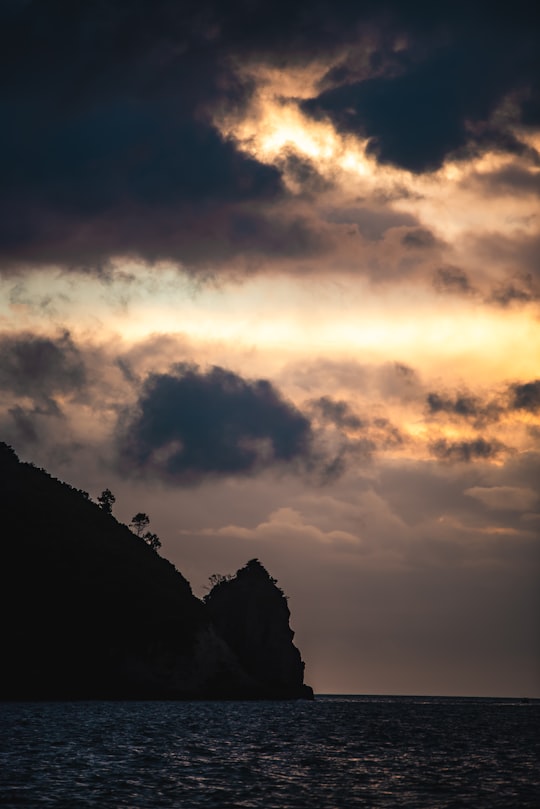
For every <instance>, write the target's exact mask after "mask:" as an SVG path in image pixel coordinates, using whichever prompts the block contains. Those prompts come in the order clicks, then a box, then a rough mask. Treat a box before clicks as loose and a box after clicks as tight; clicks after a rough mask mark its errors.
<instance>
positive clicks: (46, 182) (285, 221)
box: [0, 0, 538, 274]
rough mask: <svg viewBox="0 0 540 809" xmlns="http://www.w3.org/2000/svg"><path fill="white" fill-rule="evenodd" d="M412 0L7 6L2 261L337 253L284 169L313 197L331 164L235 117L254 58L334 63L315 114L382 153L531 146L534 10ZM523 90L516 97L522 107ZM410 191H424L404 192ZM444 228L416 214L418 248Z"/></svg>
mask: <svg viewBox="0 0 540 809" xmlns="http://www.w3.org/2000/svg"><path fill="white" fill-rule="evenodd" d="M406 6H407V7H406V8H404V6H403V4H401V3H398V2H397V1H396V0H386V1H385V2H382V3H380V2H378V3H375V2H371V0H370V2H368V3H363V4H362V5H361V6H358V4H356V5H355V4H351V3H350V2H348V0H337V1H336V2H335V3H332V4H330V3H327V2H326V1H325V2H323V3H320V4H318V5H317V6H316V7H314V6H313V4H312V3H308V2H307V0H299V2H297V3H294V4H290V3H285V2H281V0H279V2H275V3H272V4H266V5H264V4H260V3H259V4H257V7H256V11H255V9H254V8H252V7H251V6H250V5H249V4H246V3H245V2H244V0H232V2H229V3H226V4H222V3H217V2H216V0H202V2H200V3H197V4H193V3H189V2H188V3H183V4H180V5H179V4H175V3H172V2H171V0H153V2H150V0H142V1H141V2H139V3H137V4H136V5H135V6H133V5H130V4H129V3H126V2H124V0H112V2H108V3H107V4H105V6H103V5H100V4H93V3H88V4H82V5H81V4H78V5H76V6H74V5H73V4H71V3H68V2H67V0H58V2H53V0H43V2H41V3H40V4H39V5H36V4H28V3H9V4H7V5H6V4H4V6H3V7H2V10H1V11H0V15H1V19H0V31H1V34H0V45H1V47H2V54H3V59H4V80H3V89H4V93H3V101H2V114H3V120H5V121H8V122H9V125H6V126H5V127H3V128H2V131H1V132H0V173H1V175H2V188H1V191H0V271H2V272H4V273H13V272H16V271H17V270H19V268H21V267H37V266H50V265H61V266H62V267H63V268H64V269H66V268H67V269H70V270H71V269H73V268H77V269H79V270H81V269H82V270H89V271H93V272H100V273H104V272H105V271H106V270H107V268H108V267H109V266H110V263H111V262H114V261H115V260H119V259H133V258H136V259H142V260H143V261H145V262H148V263H151V264H152V263H157V262H160V261H169V262H172V263H174V264H175V265H177V266H180V267H182V268H184V269H186V268H187V269H190V270H191V271H193V272H198V273H200V274H204V273H209V272H218V271H219V270H220V269H221V268H222V267H223V265H224V264H227V262H229V263H230V262H232V261H233V260H234V261H235V262H238V263H241V261H240V260H241V259H242V258H244V257H245V256H247V257H248V258H251V259H252V260H253V257H254V256H255V257H256V258H257V257H261V256H269V257H270V258H276V257H283V256H285V257H291V258H293V259H296V258H298V257H300V256H304V255H306V256H313V255H315V254H316V253H317V252H320V251H321V250H322V249H323V248H324V246H325V244H326V238H325V237H324V236H323V234H322V230H323V229H322V228H320V227H317V226H314V225H315V223H314V222H313V221H311V219H310V217H307V216H305V215H302V214H301V213H299V212H298V211H295V210H294V207H292V208H290V209H287V207H286V206H287V204H290V202H291V194H290V193H289V192H288V191H287V190H286V189H285V186H284V183H283V181H282V175H283V176H286V177H292V178H293V179H294V181H295V182H296V184H297V185H299V186H300V188H301V189H303V190H304V191H305V193H306V194H307V197H309V195H314V194H318V193H321V192H324V191H328V189H329V188H330V185H331V183H330V184H329V183H328V179H327V178H322V177H320V176H319V175H318V173H317V170H316V169H317V166H316V161H314V160H311V161H307V160H305V159H301V158H300V157H299V156H298V155H296V154H293V153H292V151H291V149H289V150H288V153H287V154H286V155H283V154H282V155H281V157H278V158H276V163H275V165H274V166H270V165H268V164H263V163H262V162H260V161H258V160H256V159H255V158H254V157H253V155H248V154H247V153H246V152H245V151H242V150H240V149H239V148H238V144H236V143H235V142H234V140H233V138H230V137H227V136H225V135H223V134H221V133H220V131H219V129H218V122H219V121H223V120H224V119H225V118H228V117H231V118H237V119H241V117H242V114H245V113H246V110H247V108H248V105H249V103H250V101H251V100H252V98H253V96H254V88H255V87H256V85H257V81H259V82H261V81H264V79H262V80H261V78H260V75H259V78H258V79H257V78H254V73H253V71H252V72H251V74H250V72H249V68H250V67H252V66H253V65H254V64H255V65H259V66H262V68H264V67H267V68H272V67H273V68H275V69H277V70H282V71H284V73H286V72H287V70H288V69H290V68H291V67H295V66H297V65H303V66H304V67H306V66H309V65H311V64H313V63H314V62H317V61H320V60H321V58H324V59H325V60H326V61H327V63H328V71H327V75H326V77H325V78H324V80H323V82H322V84H321V90H322V92H321V93H320V94H319V96H318V98H315V99H311V100H310V101H307V102H305V105H304V106H305V109H309V110H310V111H311V113H313V114H315V113H320V114H324V115H328V116H330V117H331V118H332V119H333V120H334V121H335V123H336V124H337V125H338V126H339V127H340V128H341V129H343V130H345V131H347V132H351V131H352V132H354V133H355V134H358V133H363V134H365V135H366V137H367V138H368V139H369V148H368V151H370V152H371V154H373V155H377V157H378V159H379V160H380V161H381V162H382V163H388V162H390V163H394V164H395V165H398V166H401V167H405V168H408V169H410V170H411V171H415V172H423V171H428V170H431V168H433V167H437V166H439V165H441V164H442V162H443V161H444V158H445V157H446V156H447V155H449V154H451V153H453V152H455V151H456V149H457V150H458V151H459V149H463V148H465V147H467V145H468V144H469V143H470V142H471V141H474V143H475V144H476V147H475V148H477V149H480V150H481V149H484V148H488V147H489V148H491V146H494V147H496V148H497V149H504V150H507V151H511V152H516V151H520V150H522V149H524V148H525V147H524V146H523V145H522V144H520V142H519V140H518V139H517V135H512V133H511V131H510V130H511V125H512V124H513V122H514V120H519V118H520V114H521V115H522V117H523V120H524V121H525V120H526V121H527V122H528V123H529V124H531V123H534V122H535V121H536V122H537V119H538V116H537V107H536V104H537V96H536V94H535V88H534V87H533V85H532V84H531V82H530V74H531V73H534V68H535V65H536V62H535V54H536V49H535V44H536V43H535V38H534V36H533V33H532V30H533V29H532V26H530V25H529V24H528V18H527V14H526V13H524V14H522V15H517V12H515V9H514V8H513V9H512V12H510V11H507V12H506V13H505V12H504V11H497V12H495V11H494V10H493V9H492V8H490V9H489V14H487V15H485V16H484V15H483V14H481V13H480V12H479V11H478V10H477V11H475V12H471V9H470V8H465V7H464V6H462V5H461V4H455V5H452V7H445V8H444V9H443V10H441V9H439V8H435V7H434V8H433V9H429V8H427V7H426V5H425V4H423V3H422V4H420V3H418V4H417V3H413V4H410V3H408V4H406ZM509 16H511V17H512V20H511V21H512V26H509V25H508V18H509ZM307 19H309V25H306V20H307ZM322 55H323V56H322ZM479 64H481V65H482V69H478V65H479ZM262 68H261V69H262ZM306 69H307V67H306ZM261 75H262V73H261ZM518 90H519V92H518ZM520 93H521V95H520ZM512 94H513V95H512ZM514 96H515V98H514ZM507 97H512V98H513V99H514V101H513V105H512V104H511V105H510V107H511V108H512V110H514V112H513V113H512V114H510V113H508V115H506V116H505V115H504V114H503V113H501V112H500V106H501V104H502V103H503V101H504V100H505V99H506V98H507ZM520 104H521V113H520ZM510 107H509V108H510ZM495 113H496V114H495ZM510 119H511V120H510ZM532 151H533V150H532V147H529V152H531V153H532ZM285 152H287V150H285ZM514 179H515V178H514ZM517 182H521V180H520V179H519V178H518V180H517ZM400 185H401V187H402V188H403V183H400ZM396 187H397V186H396ZM381 193H382V194H383V195H384V193H385V192H384V189H383V190H382V191H381ZM375 195H376V194H375ZM407 196H409V197H411V198H412V197H414V196H415V192H414V191H413V190H411V189H405V188H403V191H402V193H401V197H402V198H404V197H407ZM381 199H382V197H381ZM379 201H380V200H379ZM347 207H348V208H352V207H354V204H353V205H351V204H350V203H348V204H347ZM355 215H357V217H358V221H357V223H356V225H357V229H358V232H359V233H360V234H361V235H362V237H363V238H364V239H366V240H367V241H376V240H378V239H380V238H381V235H382V234H384V233H385V231H386V230H387V229H390V228H391V227H392V226H395V224H396V223H401V224H402V225H404V226H410V227H413V226H415V224H416V223H415V221H414V220H415V217H414V216H411V215H410V214H407V213H404V212H399V213H398V211H397V210H394V209H393V210H391V211H389V210H388V211H381V210H380V208H379V207H377V208H373V209H370V208H369V206H367V205H361V206H359V207H358V210H357V212H356V214H355ZM338 217H339V214H338ZM322 219H323V222H324V221H325V220H324V214H323V216H322ZM393 223H394V224H393ZM415 234H416V235H415ZM422 234H423V235H422ZM429 234H430V231H429V230H428V228H426V227H423V228H417V230H416V231H411V233H410V234H407V235H405V236H404V244H406V245H408V246H410V247H411V246H412V247H415V248H421V247H424V248H427V247H430V246H434V243H433V241H432V240H433V237H431V238H430V236H429ZM356 263H358V262H356ZM387 263H388V262H386V261H385V262H381V266H385V265H386V264H387ZM236 269H238V267H236ZM402 270H403V271H405V267H402ZM379 272H382V270H380V271H379Z"/></svg>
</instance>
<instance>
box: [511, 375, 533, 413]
mask: <svg viewBox="0 0 540 809" xmlns="http://www.w3.org/2000/svg"><path fill="white" fill-rule="evenodd" d="M510 391H511V393H512V401H511V406H512V407H513V409H514V410H528V411H529V412H531V413H536V411H537V410H540V379H535V380H534V381H533V382H525V383H523V384H515V385H512V386H511V388H510Z"/></svg>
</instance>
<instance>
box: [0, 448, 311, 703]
mask: <svg viewBox="0 0 540 809" xmlns="http://www.w3.org/2000/svg"><path fill="white" fill-rule="evenodd" d="M0 481H1V485H0V514H1V515H2V534H3V542H2V550H1V551H0V554H1V558H0V609H1V611H2V613H1V614H2V619H3V620H2V632H1V638H0V642H1V647H2V672H1V678H0V699H94V698H98V699H99V698H113V699H114V698H122V699H130V698H142V699H153V698H171V699H231V698H238V699H242V698H250V699H263V698H281V699H289V698H301V697H304V698H305V697H311V696H312V692H311V689H309V688H307V687H306V686H304V685H303V664H302V662H301V660H300V654H299V652H298V650H297V649H296V647H295V646H294V645H293V643H292V632H291V630H290V629H289V623H288V622H289V611H288V608H287V604H286V600H285V598H284V596H283V594H282V593H281V591H280V590H279V588H277V586H276V585H275V582H273V580H272V579H270V577H269V575H268V573H267V572H266V571H265V570H264V568H263V567H262V565H260V564H259V563H256V562H251V563H248V565H246V567H245V568H242V569H241V570H240V571H238V573H237V575H236V577H234V578H233V579H231V580H230V581H228V582H227V586H226V587H225V586H223V583H222V582H221V583H219V584H218V585H217V586H216V587H214V588H213V590H212V591H211V593H210V594H209V596H207V598H206V603H204V602H203V601H200V600H199V599H197V598H195V596H194V595H193V593H192V590H191V587H190V585H189V583H188V581H187V580H186V579H185V578H184V576H182V574H181V573H179V572H178V571H177V570H176V569H175V568H174V566H173V565H172V564H171V563H170V562H168V561H167V560H166V559H163V558H162V557H160V556H159V555H158V554H157V553H156V552H155V551H154V550H152V549H151V548H150V547H149V546H148V545H147V544H146V543H145V542H144V541H143V540H142V539H139V538H138V537H137V536H135V535H134V534H133V533H132V532H131V531H130V530H129V529H128V528H127V526H125V525H123V524H121V523H119V522H118V521H117V520H116V519H115V518H114V517H113V516H112V515H110V514H107V513H106V512H105V511H104V510H103V509H101V508H99V506H98V505H96V504H95V503H93V502H92V501H91V500H90V498H89V497H88V495H87V494H86V493H85V492H81V491H79V490H77V489H74V488H73V487H71V486H69V485H68V484H66V483H63V482H61V481H59V480H56V479H54V478H52V477H51V476H50V475H48V474H47V473H46V472H45V471H44V470H42V469H38V468H36V467H34V466H33V465H32V464H25V463H21V462H20V461H19V460H18V458H17V456H16V455H15V453H14V452H13V450H12V449H11V448H10V447H8V446H7V445H5V444H2V443H0Z"/></svg>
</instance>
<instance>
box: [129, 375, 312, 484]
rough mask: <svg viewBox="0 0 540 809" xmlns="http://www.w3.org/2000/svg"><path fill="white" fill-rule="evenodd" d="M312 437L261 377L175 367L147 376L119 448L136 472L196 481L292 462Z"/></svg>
mask: <svg viewBox="0 0 540 809" xmlns="http://www.w3.org/2000/svg"><path fill="white" fill-rule="evenodd" d="M310 437H311V427H310V422H309V421H308V419H307V418H306V417H305V416H304V415H302V413H301V412H300V411H299V410H297V409H296V408H295V407H294V405H293V404H291V403H289V402H287V401H286V400H285V399H284V398H283V397H282V396H281V394H280V393H279V391H278V390H277V389H276V388H275V387H274V386H273V385H272V384H271V383H270V382H268V381H267V380H265V379H256V380H247V379H244V378H243V377H241V376H238V375H237V374H235V373H233V372H232V371H228V370H226V369H225V368H221V367H217V366H215V367H213V368H211V369H210V370H208V371H201V370H200V369H199V368H198V367H197V366H196V365H187V364H178V365H176V366H175V367H174V368H173V369H172V370H171V371H170V373H166V374H152V375H150V376H149V377H148V378H147V379H146V381H145V383H144V385H143V389H142V391H141V395H140V397H139V400H138V402H137V405H136V407H135V408H134V409H133V410H130V411H128V412H127V413H126V414H124V417H123V420H122V424H121V428H120V452H121V456H122V459H123V462H124V465H125V468H126V469H127V470H130V469H131V470H132V471H133V472H134V473H137V472H144V471H145V470H147V471H152V472H153V473H154V474H157V475H159V476H161V477H162V478H164V479H166V480H170V481H177V482H182V483H196V482H200V481H201V480H202V479H204V478H205V477H212V476H225V475H245V474H248V473H250V472H254V471H256V470H259V471H260V470H261V469H265V468H268V467H272V466H279V465H283V464H292V463H293V462H294V461H296V460H298V459H302V458H305V457H307V456H308V455H309V445H310Z"/></svg>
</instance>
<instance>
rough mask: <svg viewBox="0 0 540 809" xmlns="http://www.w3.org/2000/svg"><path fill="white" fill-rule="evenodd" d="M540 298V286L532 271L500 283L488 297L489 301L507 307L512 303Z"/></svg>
mask: <svg viewBox="0 0 540 809" xmlns="http://www.w3.org/2000/svg"><path fill="white" fill-rule="evenodd" d="M539 298H540V286H539V284H538V283H537V282H536V281H535V279H533V277H532V275H531V274H530V273H528V274H526V275H522V276H515V277H514V278H513V279H511V280H510V281H506V282H504V283H501V284H498V285H497V286H495V287H494V289H493V290H492V291H491V295H490V296H489V297H488V298H487V302H488V303H494V304H496V305H497V306H502V307H507V306H511V305H512V304H515V303H517V304H519V303H529V302H530V301H535V300H538V299H539Z"/></svg>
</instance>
